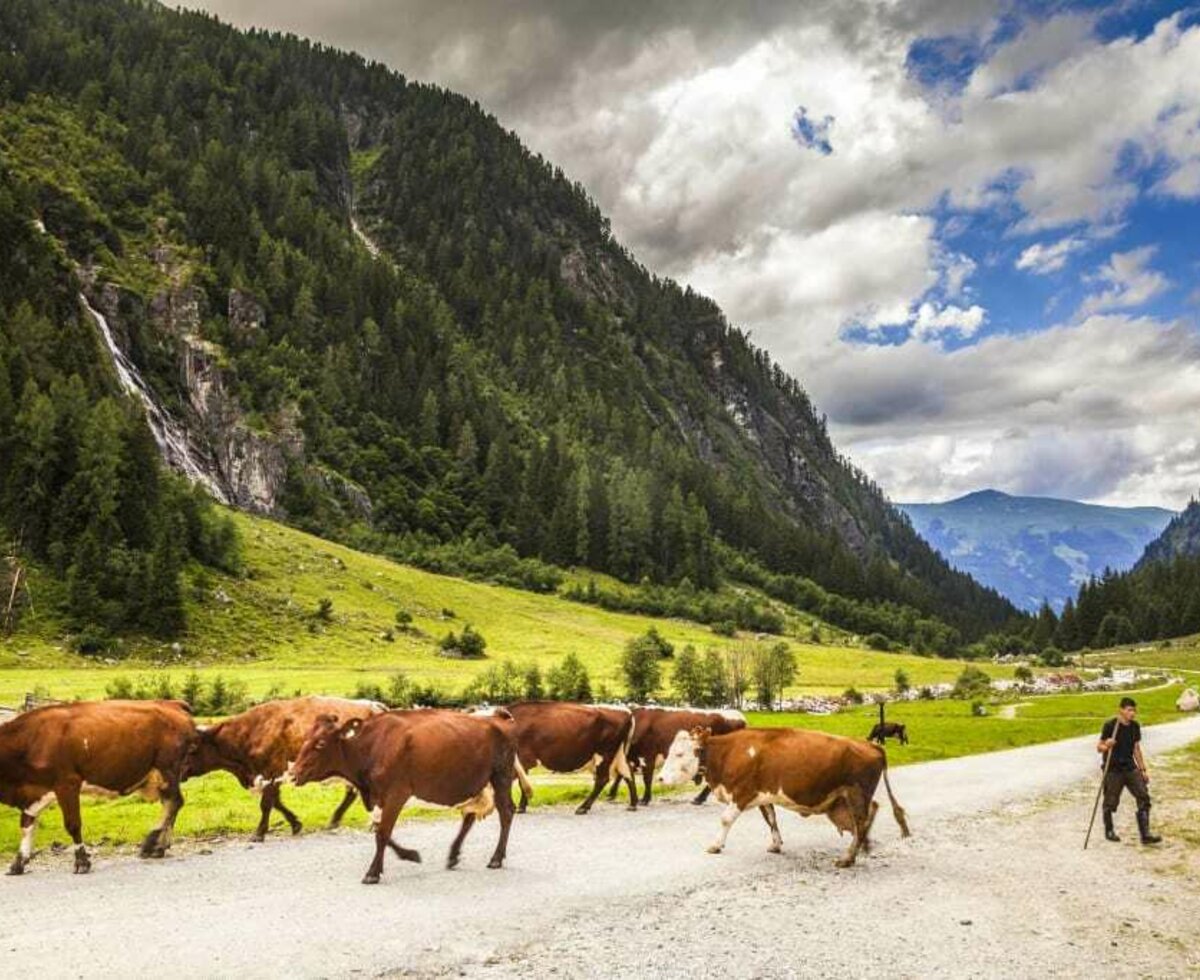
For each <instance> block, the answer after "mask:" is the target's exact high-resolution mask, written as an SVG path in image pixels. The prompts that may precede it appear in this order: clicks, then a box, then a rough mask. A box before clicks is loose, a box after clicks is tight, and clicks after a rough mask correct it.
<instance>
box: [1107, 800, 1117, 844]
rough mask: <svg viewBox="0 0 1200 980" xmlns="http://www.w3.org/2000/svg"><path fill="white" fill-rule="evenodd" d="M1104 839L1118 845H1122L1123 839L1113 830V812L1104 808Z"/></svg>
mask: <svg viewBox="0 0 1200 980" xmlns="http://www.w3.org/2000/svg"><path fill="white" fill-rule="evenodd" d="M1104 839H1105V840H1110V841H1113V842H1114V843H1117V844H1119V843H1121V838H1120V837H1118V836H1117V832H1116V831H1115V830H1113V812H1112V810H1110V809H1109V808H1108V807H1105V808H1104Z"/></svg>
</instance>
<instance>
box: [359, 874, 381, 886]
mask: <svg viewBox="0 0 1200 980" xmlns="http://www.w3.org/2000/svg"><path fill="white" fill-rule="evenodd" d="M362 883H363V884H364V885H378V884H379V875H372V874H368V875H365V876H364V877H363V880H362Z"/></svg>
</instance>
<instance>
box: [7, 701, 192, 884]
mask: <svg viewBox="0 0 1200 980" xmlns="http://www.w3.org/2000/svg"><path fill="white" fill-rule="evenodd" d="M196 739H197V733H196V726H195V725H194V724H193V723H192V716H191V712H190V711H189V709H188V706H187V705H186V704H184V703H183V702H182V701H78V702H75V703H73V704H54V705H48V706H46V707H44V708H36V709H34V710H33V711H27V712H25V713H24V714H21V715H18V716H17V717H15V718H13V719H12V720H11V721H8V722H6V723H5V724H3V725H0V803H5V804H7V805H8V806H13V807H16V808H17V809H18V810H20V811H21V844H20V848H19V850H18V851H17V856H16V858H15V859H14V860H13V863H12V865H11V867H10V868H9V869H8V873H9V874H10V875H19V874H22V873H24V871H25V867H26V865H28V864H29V860H30V858H31V857H32V856H33V838H34V832H35V831H36V829H37V819H38V814H40V813H41V811H42V810H43V809H45V808H46V807H47V806H49V804H50V803H51V802H53V801H54V800H57V801H58V805H59V807H60V808H61V810H62V816H63V826H64V827H65V828H66V831H67V833H68V834H70V835H71V839H72V840H73V841H74V842H75V873H76V874H86V873H87V872H88V871H90V870H91V867H92V862H91V859H90V858H89V857H88V853H87V848H86V847H84V844H83V821H82V817H81V815H80V809H79V796H80V793H83V792H88V793H99V794H101V795H106V796H125V795H127V794H129V793H135V792H139V793H141V794H142V795H143V796H145V797H146V799H148V800H159V801H161V802H162V806H163V814H162V821H161V822H160V823H159V825H158V826H157V827H156V828H155V829H154V830H152V831H150V833H149V834H148V835H147V836H146V838H145V840H144V841H143V842H142V850H141V853H142V857H152V858H160V857H163V856H164V855H165V854H166V852H167V848H169V847H170V846H171V837H172V834H173V833H174V827H175V817H176V816H177V815H178V813H179V809H180V807H182V806H183V794H182V793H181V792H180V784H181V783H182V781H183V772H184V766H185V764H186V761H187V757H188V754H189V753H190V752H191V751H192V749H193V747H194V746H195V743H196Z"/></svg>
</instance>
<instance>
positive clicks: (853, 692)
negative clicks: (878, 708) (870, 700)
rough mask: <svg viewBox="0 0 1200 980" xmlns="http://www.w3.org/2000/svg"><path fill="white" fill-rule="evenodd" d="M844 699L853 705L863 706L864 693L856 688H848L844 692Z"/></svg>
mask: <svg viewBox="0 0 1200 980" xmlns="http://www.w3.org/2000/svg"><path fill="white" fill-rule="evenodd" d="M842 698H843V699H845V700H846V701H849V702H850V703H851V704H862V703H863V696H862V692H861V691H859V690H858V688H856V687H848V688H846V690H844V691H843V692H842Z"/></svg>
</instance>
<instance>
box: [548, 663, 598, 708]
mask: <svg viewBox="0 0 1200 980" xmlns="http://www.w3.org/2000/svg"><path fill="white" fill-rule="evenodd" d="M546 684H547V687H548V692H547V693H548V696H549V697H550V699H551V700H553V701H582V702H585V703H586V702H588V701H591V700H592V681H591V678H590V677H589V676H588V672H587V668H586V667H585V666H584V665H583V661H582V660H580V659H579V658H578V657H577V656H576V655H575V654H573V653H568V654H567V655H566V656H565V657H563V659H562V661H561V662H560V663H558V664H556V665H555V666H554V667H551V668H550V669H549V670H548V671H547V672H546Z"/></svg>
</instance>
